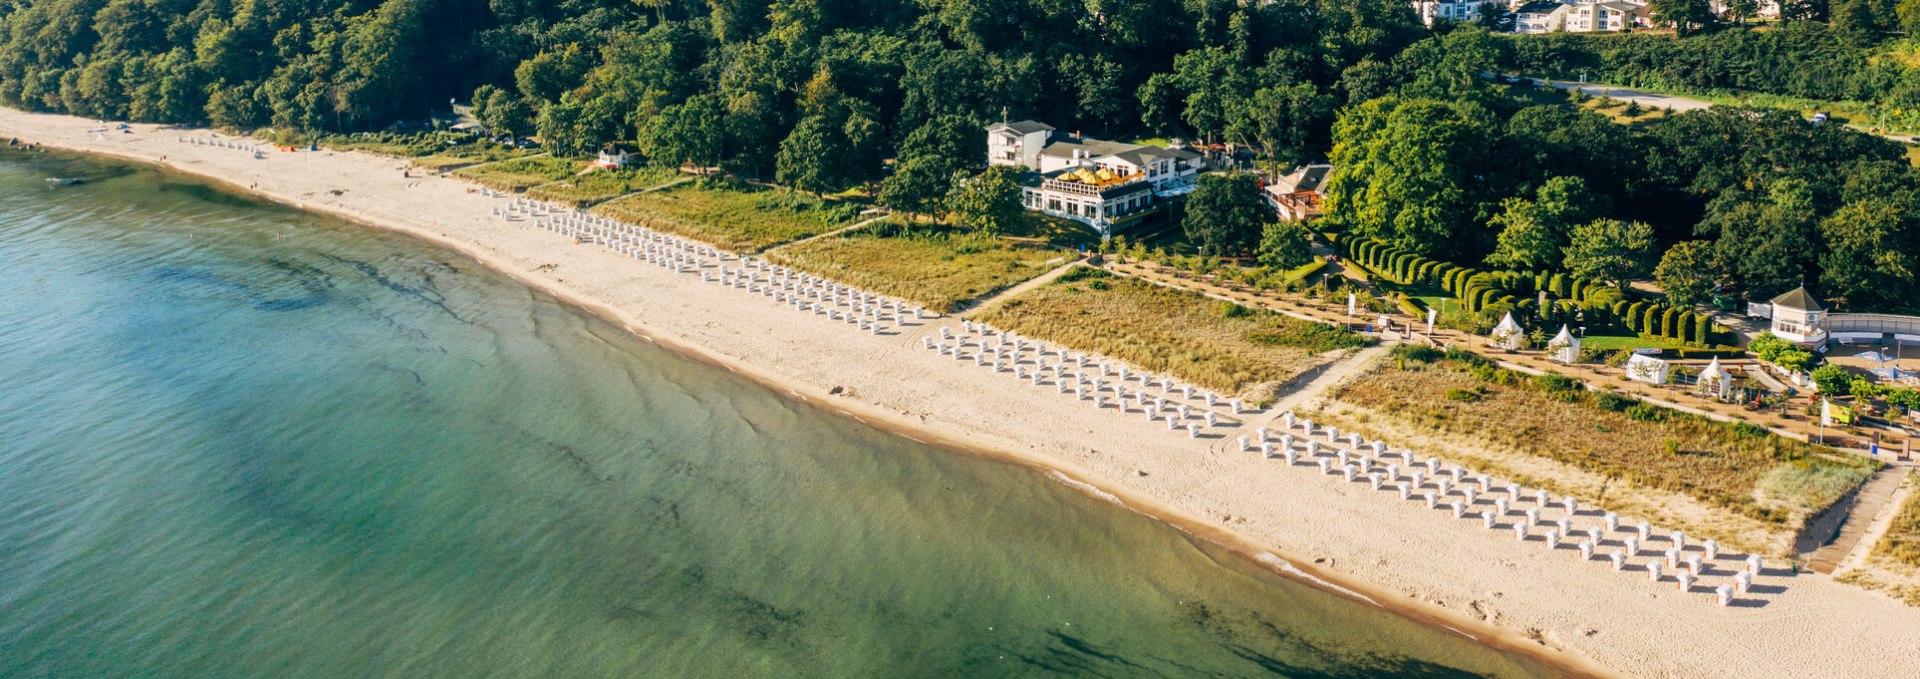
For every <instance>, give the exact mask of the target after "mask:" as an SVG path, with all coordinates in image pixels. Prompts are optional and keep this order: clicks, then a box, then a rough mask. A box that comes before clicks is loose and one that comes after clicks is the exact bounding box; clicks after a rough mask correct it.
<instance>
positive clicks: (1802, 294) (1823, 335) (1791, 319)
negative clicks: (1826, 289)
mask: <svg viewBox="0 0 1920 679" xmlns="http://www.w3.org/2000/svg"><path fill="white" fill-rule="evenodd" d="M1770 306H1771V307H1772V309H1771V310H1772V312H1773V325H1772V327H1770V328H1768V329H1769V330H1772V331H1773V334H1775V335H1778V336H1779V337H1780V339H1784V340H1786V341H1788V342H1792V343H1794V344H1798V345H1800V346H1802V347H1813V346H1818V345H1820V344H1824V343H1825V342H1826V341H1827V328H1826V320H1827V319H1826V316H1827V307H1826V305H1824V304H1821V303H1820V298H1818V297H1814V296H1813V293H1811V292H1807V288H1806V287H1805V286H1802V287H1798V288H1794V289H1793V291H1791V292H1788V293H1786V294H1783V295H1781V296H1779V297H1775V298H1773V301H1772V302H1771V304H1770Z"/></svg>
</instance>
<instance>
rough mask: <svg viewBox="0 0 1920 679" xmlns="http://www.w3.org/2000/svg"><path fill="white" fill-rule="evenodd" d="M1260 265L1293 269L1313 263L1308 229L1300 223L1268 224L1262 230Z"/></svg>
mask: <svg viewBox="0 0 1920 679" xmlns="http://www.w3.org/2000/svg"><path fill="white" fill-rule="evenodd" d="M1259 256H1260V264H1261V265H1263V266H1270V267H1273V268H1276V269H1293V268H1297V267H1301V266H1305V265H1306V264H1307V262H1310V261H1313V250H1312V248H1311V242H1310V241H1309V240H1308V238H1307V229H1306V227H1305V226H1302V225H1301V224H1300V223H1298V222H1267V223H1266V225H1265V226H1263V227H1261V228H1260V249H1259Z"/></svg>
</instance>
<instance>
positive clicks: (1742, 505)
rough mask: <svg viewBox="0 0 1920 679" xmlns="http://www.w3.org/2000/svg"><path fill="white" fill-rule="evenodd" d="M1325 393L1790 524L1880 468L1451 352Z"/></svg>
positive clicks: (1404, 362) (1755, 430) (1412, 423)
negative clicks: (1464, 395)
mask: <svg viewBox="0 0 1920 679" xmlns="http://www.w3.org/2000/svg"><path fill="white" fill-rule="evenodd" d="M1462 394H1466V395H1470V396H1471V398H1463V397H1461V395H1462ZM1332 396H1333V398H1334V399H1335V400H1336V401H1338V402H1341V403H1345V404H1350V405H1353V406H1357V407H1359V408H1360V409H1362V410H1363V411H1364V412H1365V413H1367V414H1368V417H1369V418H1372V419H1384V420H1386V421H1389V422H1396V423H1398V424H1401V425H1403V426H1406V427H1407V428H1409V429H1412V430H1415V431H1418V432H1421V433H1423V434H1430V435H1434V436H1437V437H1441V438H1446V439H1448V440H1455V441H1461V442H1465V443H1469V444H1472V445H1475V446H1478V447H1480V448H1483V449H1489V450H1503V451H1512V452H1517V453H1520V454H1522V455H1526V456H1533V457H1539V458H1546V459H1549V460H1552V461H1554V462H1558V463H1561V464H1565V465H1568V466H1571V467H1573V468H1575V469H1578V470H1581V471H1584V472H1587V473H1590V474H1593V475H1595V476H1597V477H1600V478H1604V479H1608V480H1609V481H1612V480H1619V481H1626V482H1630V483H1632V484H1634V485H1636V486H1640V487H1644V488H1650V489H1656V490H1659V491H1664V492H1670V493H1674V494H1678V495H1681V496H1684V497H1687V498H1691V499H1693V500H1695V501H1697V502H1699V503H1701V504H1702V505H1704V506H1708V507H1714V508H1721V509H1725V510H1730V511H1733V512H1736V513H1738V514H1740V515H1742V516H1745V517H1748V518H1751V519H1754V520H1757V521H1760V522H1763V523H1766V524H1769V525H1772V526H1776V527H1778V528H1784V529H1790V530H1797V529H1798V528H1799V526H1800V525H1801V524H1802V523H1804V522H1805V521H1806V519H1807V518H1809V517H1811V516H1813V515H1815V514H1818V513H1819V512H1820V511H1821V510H1823V509H1825V508H1826V507H1828V506H1829V505H1832V504H1833V503H1834V502H1836V501H1838V500H1839V499H1840V498H1841V497H1842V496H1843V495H1845V494H1846V493H1847V492H1848V491H1850V490H1852V489H1853V488H1855V487H1858V486H1859V485H1860V484H1862V483H1864V482H1865V481H1866V479H1867V477H1869V476H1870V475H1871V474H1872V473H1873V471H1874V470H1875V469H1876V468H1877V467H1878V463H1876V462H1873V461H1871V460H1868V459H1866V458H1861V457H1858V456H1852V455H1846V454H1843V453H1839V452H1836V451H1833V450H1831V449H1828V448H1824V447H1821V446H1815V445H1812V444H1808V443H1805V442H1802V441H1796V440H1793V439H1788V438H1785V437H1781V436H1775V435H1773V434H1771V433H1768V432H1766V431H1765V430H1763V429H1761V428H1759V427H1755V426H1753V425H1749V424H1744V423H1726V422H1716V421H1712V420H1708V419H1706V418H1703V417H1699V416H1695V415H1691V414H1687V413H1682V412H1679V411H1674V410H1669V409H1666V408H1662V407H1658V406H1654V405H1652V404H1648V403H1643V402H1640V401H1637V400H1635V399H1632V398H1630V397H1627V396H1623V395H1618V394H1612V393H1608V392H1595V391H1588V390H1585V389H1582V388H1580V386H1579V383H1578V382H1577V381H1574V380H1572V379H1570V378H1564V377H1560V376H1551V377H1530V376H1527V375H1525V374H1522V373H1518V372H1514V371H1510V370H1505V369H1502V368H1499V367H1496V366H1494V365H1492V364H1491V363H1490V362H1489V361H1488V360H1487V359H1485V358H1483V357H1478V356H1475V355H1472V354H1467V353H1465V352H1458V351H1456V352H1451V353H1446V354H1444V355H1441V354H1440V352H1438V351H1437V350H1431V349H1424V348H1421V349H1413V348H1406V349H1402V350H1400V351H1397V352H1396V355H1395V357H1394V359H1393V360H1392V361H1389V362H1387V363H1386V364H1383V365H1382V366H1380V367H1379V368H1377V369H1375V370H1373V371H1371V372H1369V373H1367V374H1366V375H1363V376H1361V377H1359V378H1357V379H1355V380H1352V381H1350V382H1347V383H1344V384H1342V385H1341V386H1340V387H1338V388H1337V389H1335V390H1334V391H1333V392H1332Z"/></svg>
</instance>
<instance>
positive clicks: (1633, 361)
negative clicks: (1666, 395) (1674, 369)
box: [1627, 354, 1667, 384]
mask: <svg viewBox="0 0 1920 679" xmlns="http://www.w3.org/2000/svg"><path fill="white" fill-rule="evenodd" d="M1627 378H1628V379H1632V380H1635V381H1638V382H1645V383H1647V384H1666V383H1667V362H1666V361H1662V360H1660V359H1657V358H1654V357H1652V356H1648V355H1646V354H1634V355H1633V356H1631V357H1629V358H1627Z"/></svg>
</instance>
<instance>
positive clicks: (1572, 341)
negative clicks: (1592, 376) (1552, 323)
mask: <svg viewBox="0 0 1920 679" xmlns="http://www.w3.org/2000/svg"><path fill="white" fill-rule="evenodd" d="M1547 358H1549V359H1552V360H1555V361H1559V362H1561V363H1565V364H1567V365H1573V364H1575V363H1578V362H1579V361H1580V339H1579V338H1577V337H1574V336H1573V333H1571V332H1568V331H1567V326H1566V324H1564V323H1562V324H1561V325H1560V334H1558V335H1554V336H1553V339H1551V340H1548V341H1547Z"/></svg>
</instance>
